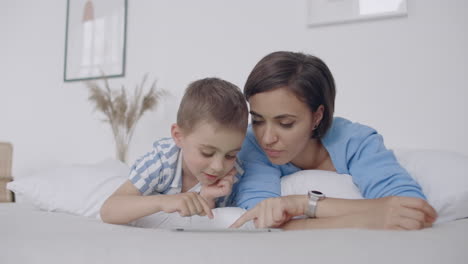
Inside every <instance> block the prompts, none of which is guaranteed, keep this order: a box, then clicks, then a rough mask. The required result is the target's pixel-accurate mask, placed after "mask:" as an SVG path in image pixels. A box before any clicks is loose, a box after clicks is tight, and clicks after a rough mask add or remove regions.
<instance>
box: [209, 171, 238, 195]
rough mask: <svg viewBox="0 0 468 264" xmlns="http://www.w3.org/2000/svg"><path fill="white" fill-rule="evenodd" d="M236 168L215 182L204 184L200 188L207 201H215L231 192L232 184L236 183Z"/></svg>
mask: <svg viewBox="0 0 468 264" xmlns="http://www.w3.org/2000/svg"><path fill="white" fill-rule="evenodd" d="M236 173H237V170H236V168H232V169H231V170H230V171H229V172H228V173H227V174H226V176H224V177H223V178H221V179H219V180H218V181H216V182H215V183H213V184H210V185H203V186H202V187H201V190H200V195H201V196H202V197H203V198H205V199H206V200H207V201H214V199H216V198H218V197H222V196H228V195H229V194H231V191H232V185H233V184H234V179H235V175H236Z"/></svg>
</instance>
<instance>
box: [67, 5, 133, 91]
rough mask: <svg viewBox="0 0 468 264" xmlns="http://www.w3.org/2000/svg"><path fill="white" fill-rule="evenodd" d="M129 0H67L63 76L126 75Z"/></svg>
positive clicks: (75, 78)
mask: <svg viewBox="0 0 468 264" xmlns="http://www.w3.org/2000/svg"><path fill="white" fill-rule="evenodd" d="M127 4H128V3H127V0H111V1H97V0H94V1H93V0H67V20H66V28H65V56H64V57H65V58H64V72H63V80H64V81H65V82H73V81H85V80H93V79H101V78H115V77H123V76H125V59H126V58H125V57H126V38H127Z"/></svg>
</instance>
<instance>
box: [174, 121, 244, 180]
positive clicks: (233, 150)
mask: <svg viewBox="0 0 468 264" xmlns="http://www.w3.org/2000/svg"><path fill="white" fill-rule="evenodd" d="M172 137H173V138H174V140H175V142H176V144H177V146H179V147H180V148H181V149H182V151H183V154H182V157H183V162H182V163H183V175H184V177H195V178H196V179H197V180H198V181H199V182H200V183H201V184H202V185H209V184H213V183H215V182H216V181H217V180H219V179H221V178H223V177H224V176H225V175H226V174H227V173H228V172H229V171H230V170H231V169H232V168H233V167H234V163H235V161H236V155H237V153H238V152H239V151H240V148H241V146H242V142H243V140H244V137H245V132H240V131H237V130H235V129H231V128H225V127H223V126H221V125H218V124H215V123H214V122H201V123H200V124H198V125H197V126H196V127H195V128H194V129H193V130H192V131H191V132H190V133H184V131H183V130H182V129H181V128H180V127H179V126H177V125H176V124H174V125H173V127H172Z"/></svg>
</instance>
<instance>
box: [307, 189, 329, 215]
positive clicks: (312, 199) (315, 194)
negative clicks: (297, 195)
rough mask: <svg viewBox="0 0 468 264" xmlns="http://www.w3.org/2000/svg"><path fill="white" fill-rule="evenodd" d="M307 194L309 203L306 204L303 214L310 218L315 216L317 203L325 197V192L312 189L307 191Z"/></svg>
mask: <svg viewBox="0 0 468 264" xmlns="http://www.w3.org/2000/svg"><path fill="white" fill-rule="evenodd" d="M307 196H308V197H309V205H308V206H307V210H306V212H305V214H306V215H307V216H308V217H310V218H315V210H316V208H317V203H318V202H319V201H321V200H323V199H325V194H323V193H322V192H320V191H316V190H312V191H309V192H308V193H307Z"/></svg>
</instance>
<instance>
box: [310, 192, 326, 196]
mask: <svg viewBox="0 0 468 264" xmlns="http://www.w3.org/2000/svg"><path fill="white" fill-rule="evenodd" d="M310 192H311V193H313V194H316V195H323V193H322V192H319V191H310Z"/></svg>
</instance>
